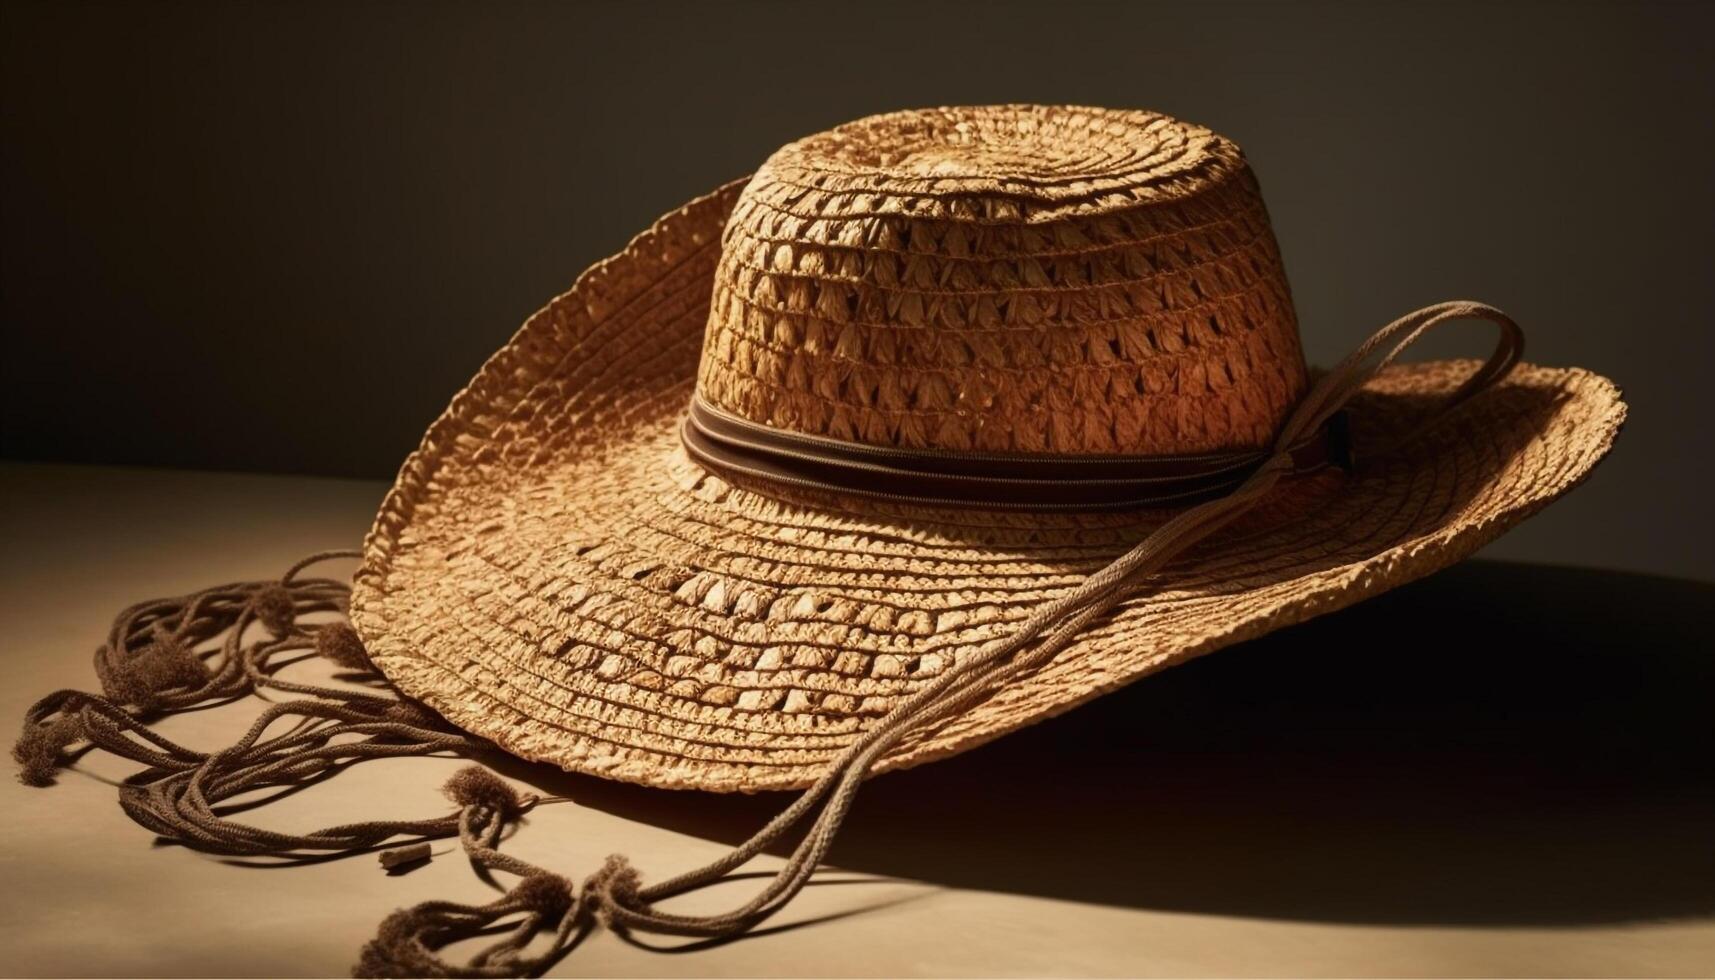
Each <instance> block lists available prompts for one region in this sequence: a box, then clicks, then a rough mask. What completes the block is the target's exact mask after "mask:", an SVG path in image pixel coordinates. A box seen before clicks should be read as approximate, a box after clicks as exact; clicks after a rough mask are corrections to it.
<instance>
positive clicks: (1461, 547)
mask: <svg viewBox="0 0 1715 980" xmlns="http://www.w3.org/2000/svg"><path fill="white" fill-rule="evenodd" d="M740 186H741V185H740V184H737V183H735V184H732V185H729V186H727V187H725V188H722V189H720V190H719V191H716V192H715V193H713V194H711V195H709V196H707V197H704V198H700V199H698V200H696V201H693V202H692V203H690V204H688V205H686V206H685V207H683V208H681V209H679V210H678V211H675V212H673V213H672V214H670V215H668V216H666V217H665V218H663V219H661V221H659V222H657V223H656V224H655V225H654V226H653V227H652V228H650V229H649V230H648V231H646V232H644V233H643V234H642V235H640V236H638V238H636V239H635V240H634V241H633V242H632V243H631V244H630V246H629V247H627V248H626V250H625V251H624V252H622V253H620V254H619V255H617V256H614V257H613V258H611V259H608V260H607V261H605V262H603V263H601V264H599V265H597V266H595V267H594V268H592V269H591V270H589V271H588V272H587V273H585V274H584V275H583V276H582V277H580V278H579V280H578V282H577V283H576V284H575V285H574V286H573V287H572V289H571V290H570V291H569V292H567V293H566V294H564V295H562V296H560V297H559V298H557V299H555V300H554V301H553V302H552V303H550V304H549V305H548V306H547V307H546V308H545V309H543V310H542V311H541V312H539V313H537V314H536V315H535V316H534V317H532V318H531V319H530V320H529V321H528V322H527V323H526V324H525V326H524V327H523V329H521V330H520V331H519V333H518V334H517V335H516V336H515V337H514V338H513V339H512V341H511V342H510V343H508V344H507V346H506V347H505V348H503V349H502V350H501V351H499V352H498V353H497V354H495V356H494V357H493V358H491V359H490V360H489V362H488V363H487V364H486V365H485V366H484V367H483V368H482V370H481V372H480V373H479V374H478V375H477V377H476V378H475V379H474V380H473V381H472V382H471V384H470V386H469V387H468V388H467V389H465V390H464V391H462V392H460V393H459V395H458V396H457V397H455V398H454V399H453V402H452V404H451V405H450V406H449V407H448V409H447V411H446V412H445V413H444V414H443V415H442V416H441V418H440V419H439V420H437V421H436V422H435V424H434V425H433V426H432V427H431V428H430V430H429V432H428V434H427V435H426V436H425V437H424V440H423V443H422V445H421V446H420V447H419V448H418V450H417V451H416V452H415V453H413V454H412V455H411V457H410V458H409V459H408V460H407V461H406V463H405V465H404V467H403V469H402V471H401V473H400V475H399V479H398V482H397V484H396V485H395V486H394V487H393V489H392V491H391V492H390V493H389V494H388V495H387V498H386V500H385V502H384V503H383V505H382V508H381V512H380V514H379V516H378V517H377V519H376V523H375V526H374V528H373V530H372V531H371V533H370V535H369V537H368V539H367V540H366V543H365V549H364V550H365V556H364V562H363V565H362V567H361V568H360V570H359V572H358V574H357V577H356V580H355V583H354V590H353V594H352V620H353V623H354V625H355V626H356V628H357V629H358V631H359V633H360V634H361V636H362V637H363V640H364V642H365V643H366V644H367V646H368V649H369V651H370V654H371V656H372V657H373V659H374V660H375V662H376V664H377V665H378V666H379V667H380V669H381V670H382V671H383V672H385V673H386V675H387V676H388V677H389V678H390V679H391V680H392V681H393V682H394V683H395V684H396V685H397V686H398V687H399V688H400V689H401V690H402V691H403V692H405V693H406V694H408V695H411V696H413V697H416V698H419V699H421V700H422V701H424V702H425V703H427V704H428V705H429V706H431V707H432V708H434V709H435V710H436V711H439V712H440V713H441V714H443V715H444V716H445V717H447V718H448V719H449V720H451V721H452V722H454V723H456V724H458V725H459V726H461V727H463V728H465V729H466V730H468V731H470V732H472V733H474V734H476V735H480V736H482V737H485V738H488V739H491V740H493V741H494V742H495V743H497V744H498V745H500V746H501V747H502V748H504V749H506V750H508V751H510V752H512V753H515V754H517V755H519V756H522V757H524V758H527V759H533V760H539V761H543V762H551V763H554V764H557V765H560V766H563V767H565V768H566V769H569V770H574V771H578V772H585V773H590V774H594V775H598V776H604V777H608V778H612V779H620V780H625V781H628V782H634V783H642V784H645V785H650V786H659V787H673V788H691V789H704V790H717V791H734V790H739V791H753V790H767V789H786V788H794V787H801V786H804V785H807V784H808V783H809V782H811V781H812V780H813V779H814V778H815V777H816V776H817V775H819V769H820V767H821V766H823V765H824V764H825V763H826V762H827V760H829V759H830V758H831V757H832V756H834V755H835V754H836V753H838V751H839V750H840V749H841V748H842V747H844V746H846V745H847V744H849V742H850V741H851V740H852V739H853V738H854V737H855V736H856V735H857V734H858V733H860V732H862V731H863V730H865V729H866V728H867V727H868V726H870V725H872V724H874V723H875V722H876V721H877V720H878V719H879V718H880V717H881V715H883V714H885V712H886V711H887V709H888V708H889V707H891V706H892V705H893V704H894V703H896V702H897V701H898V700H899V699H901V698H902V697H904V696H906V695H908V694H909V693H910V692H911V691H913V690H915V689H916V688H917V687H918V686H919V685H921V684H923V683H925V682H926V681H927V680H928V679H929V678H931V677H934V676H935V675H937V674H938V673H940V672H942V671H944V670H947V669H948V668H949V667H951V666H952V665H953V664H955V663H956V662H957V661H958V659H959V658H960V657H961V656H965V655H968V654H969V653H970V652H972V651H974V650H976V649H979V648H980V647H982V646H983V645H984V644H986V643H988V642H991V641H993V640H995V639H996V638H998V637H1001V636H1003V635H1005V634H1006V633H1007V631H1009V630H1010V629H1011V628H1012V627H1013V624H1015V623H1017V622H1018V621H1019V620H1021V619H1022V618H1024V617H1025V616H1026V615H1028V613H1029V612H1030V611H1031V610H1032V608H1033V607H1035V606H1036V605H1037V604H1038V603H1040V602H1042V601H1044V600H1046V599H1049V598H1052V597H1054V596H1055V595H1058V594H1060V593H1061V592H1063V591H1065V590H1068V589H1070V588H1072V587H1073V586H1075V585H1076V584H1077V583H1078V582H1079V581H1080V580H1081V579H1082V578H1083V577H1084V576H1086V575H1088V574H1089V573H1091V572H1093V571H1095V570H1097V569H1098V568H1100V567H1102V566H1103V565H1104V564H1106V563H1107V562H1108V561H1109V560H1110V559H1111V558H1113V557H1114V556H1116V555H1117V554H1119V553H1121V552H1123V551H1124V550H1125V549H1126V548H1127V547H1129V546H1130V545H1131V544H1134V543H1135V542H1136V541H1137V540H1138V539H1140V538H1141V537H1142V536H1143V535H1145V534H1147V533H1148V531H1149V530H1150V529H1151V528H1152V527H1153V526H1155V525H1156V524H1158V523H1160V521H1161V520H1162V519H1163V516H1164V515H1163V513H1162V512H1135V513H1120V514H1114V513H1061V512H1056V513H1022V512H997V513H981V512H974V511H969V510H936V509H928V508H920V507H910V506H901V505H897V504H884V503H879V502H876V501H872V500H867V499H863V498H856V497H854V498H841V497H836V496H831V495H825V494H824V495H816V496H814V497H804V496H801V497H797V498H794V499H780V498H779V497H778V496H777V495H773V494H765V493H762V492H759V490H758V488H754V487H745V486H739V485H733V484H730V483H728V482H727V481H724V480H722V479H721V478H719V477H717V476H715V475H712V474H710V473H707V472H705V471H703V470H702V469H700V468H699V467H697V466H696V465H695V464H694V463H692V462H691V461H690V460H688V459H687V458H686V457H685V455H684V453H683V451H682V449H681V448H680V446H679V440H678V435H677V425H678V422H679V420H680V418H681V416H682V414H683V412H684V410H685V407H686V405H687V403H688V401H689V398H690V395H691V392H692V388H693V385H694V380H695V375H696V366H697V358H698V351H699V347H700V344H701V341H702V332H703V327H704V319H705V317H706V314H707V308H708V301H709V295H710V288H711V284H712V277H713V274H714V270H715V263H716V259H717V258H718V255H719V248H720V237H721V229H722V226H723V224H724V222H725V219H726V216H727V214H728V212H729V211H730V210H731V207H732V205H733V202H734V200H735V199H736V197H737V194H738V191H739V189H740ZM1469 369H1470V365H1468V364H1464V363H1456V362H1436V363H1429V364H1421V365H1414V366H1411V367H1398V368H1391V369H1389V370H1388V371H1386V372H1384V373H1383V374H1382V375H1381V376H1380V377H1379V378H1377V379H1376V380H1375V381H1374V382H1372V383H1371V384H1370V385H1369V386H1368V387H1367V388H1366V389H1365V391H1364V392H1363V393H1362V394H1361V395H1360V396H1359V398H1358V399H1357V400H1356V401H1355V402H1354V404H1353V406H1352V427H1353V438H1354V443H1355V445H1356V447H1357V452H1358V454H1359V463H1358V465H1357V467H1356V468H1355V470H1354V471H1353V472H1351V473H1340V472H1324V473H1321V474H1319V475H1316V476H1313V477H1308V478H1303V479H1299V480H1296V481H1293V482H1292V483H1291V484H1290V485H1287V486H1285V487H1283V488H1280V489H1277V490H1276V491H1275V492H1274V493H1273V494H1272V495H1271V497H1270V498H1269V499H1268V500H1267V501H1266V502H1265V503H1264V504H1263V505H1261V506H1259V507H1257V508H1256V509H1255V510H1253V511H1251V512H1250V513H1248V514H1247V515H1245V516H1244V517H1243V518H1242V519H1240V520H1239V521H1238V522H1236V523H1235V524H1233V525H1231V526H1229V527H1228V528H1226V529H1224V530H1223V531H1222V532H1220V533H1219V534H1217V535H1216V536H1215V537H1213V538H1211V539H1209V540H1207V541H1204V542H1202V543H1201V544H1199V545H1198V546H1197V547H1196V548H1195V549H1194V550H1193V552H1191V553H1190V554H1188V555H1186V556H1184V557H1182V558H1181V559H1180V560H1178V561H1177V562H1176V563H1175V564H1173V565H1172V566H1171V567H1170V568H1168V569H1167V570H1165V571H1164V572H1162V573H1160V574H1159V575H1158V576H1156V578H1155V579H1154V580H1152V581H1150V582H1146V583H1143V584H1142V587H1140V588H1139V589H1138V590H1137V591H1136V593H1135V594H1134V595H1132V596H1131V597H1130V598H1129V599H1127V600H1126V601H1124V602H1123V603H1122V604H1121V605H1120V606H1119V607H1118V608H1117V609H1115V610H1114V611H1113V612H1112V613H1111V614H1109V615H1108V616H1107V617H1105V618H1104V619H1103V620H1101V621H1100V622H1099V623H1097V624H1096V625H1094V626H1093V627H1091V628H1090V629H1088V630H1087V631H1086V632H1085V633H1084V634H1083V635H1082V636H1080V637H1079V639H1078V640H1077V641H1076V642H1074V643H1072V644H1071V645H1070V646H1068V647H1067V648H1066V649H1065V650H1064V651H1062V652H1061V653H1060V654H1059V655H1058V656H1057V657H1056V658H1055V659H1054V660H1053V661H1051V662H1050V663H1049V664H1047V665H1046V666H1044V667H1042V668H1041V669H1039V670H1037V671H1035V672H1034V673H1032V674H1031V675H1029V676H1027V677H1024V678H1022V679H1020V680H1018V681H1016V682H1014V683H1012V684H1010V685H1009V686H1007V687H1005V688H1004V689H1002V690H1000V691H998V692H997V693H995V694H994V695H993V696H992V697H990V698H989V699H988V700H986V701H984V702H982V703H981V704H979V705H977V706H976V707H974V708H972V709H971V710H969V711H968V712H966V713H964V714H963V715H961V716H958V717H956V718H953V719H950V720H948V721H946V722H944V723H942V724H940V725H938V726H937V727H934V728H933V729H931V730H928V731H924V732H920V733H917V734H915V735H914V736H913V737H911V738H909V739H907V740H906V741H905V742H903V743H902V744H901V745H900V746H899V747H898V748H897V749H896V750H895V751H894V752H893V753H892V754H891V755H889V756H888V757H887V758H885V759H884V760H883V761H882V762H881V764H880V766H879V769H883V770H885V769H890V768H897V767H901V766H909V765H915V764H917V763H921V762H926V761H929V760H932V759H936V758H940V757H943V756H947V755H950V754H953V753H956V752H959V751H962V750H964V749H968V748H971V747H974V746H977V745H980V744H982V743H983V742H986V741H988V740H990V739H993V738H996V737H998V736H1000V735H1003V734H1005V733H1007V732H1009V731H1013V730H1015V729H1018V728H1021V727H1023V726H1025V725H1028V724H1031V723H1032V722H1035V721H1039V720H1042V719H1044V718H1047V717H1049V716H1052V715H1055V714H1058V713H1059V712H1061V711H1065V710H1066V709H1068V708H1071V707H1073V706H1075V705H1077V704H1080V703H1082V702H1084V701H1087V700H1089V699H1091V698H1093V697H1096V696H1097V695H1099V694H1102V693H1104V692H1107V691H1110V690H1113V689H1114V688H1117V687H1119V686H1121V685H1124V684H1127V683H1130V682H1131V681H1134V680H1136V679H1137V678H1139V677H1142V676H1144V675H1146V674H1149V673H1151V672H1153V671H1156V670H1159V669H1161V668H1163V667H1166V666H1168V665H1170V664H1173V663H1176V662H1179V661H1182V660H1185V659H1188V658H1190V657H1193V656H1197V655H1200V654H1204V653H1208V652H1210V651H1213V650H1216V649H1219V648H1221V647H1224V646H1227V645H1230V644H1233V643H1237V642H1240V641H1242V640H1245V639H1249V638H1251V637H1255V636H1259V635H1261V634H1263V633H1266V632H1269V631H1271V630H1274V629H1278V628H1280V627H1283V626H1288V625H1291V624H1294V623H1298V622H1302V621H1304V620H1307V619H1310V618H1311V617H1313V616H1317V615H1320V614H1322V613H1325V612H1330V611H1333V610H1335V609H1339V608H1342V607H1344V606H1347V605H1350V604H1351V603H1353V602H1357V601H1359V600H1361V599H1363V598H1366V597H1368V596H1372V595H1375V594H1377V593H1379V592H1382V591H1385V590H1387V589H1389V588H1392V587H1394V586H1397V585H1400V584H1403V583H1405V582H1408V581H1410V580H1412V579H1415V578H1419V577H1421V576H1423V575H1427V574H1429V573H1431V572H1433V571H1436V570H1438V569H1440V568H1443V567H1445V566H1447V565H1450V564H1452V563H1454V562H1456V561H1458V560H1460V559H1462V558H1464V557H1466V556H1467V555H1469V554H1471V553H1472V552H1473V551H1475V550H1476V549H1477V548H1479V547H1481V546H1482V545H1483V544H1485V543H1486V542H1488V541H1490V540H1492V539H1493V538H1495V537H1496V536H1497V535H1499V534H1500V533H1501V532H1503V531H1504V530H1506V529H1507V528H1508V527H1510V526H1512V525H1514V524H1516V523H1518V522H1519V521H1521V520H1523V519H1524V518H1526V517H1528V516H1529V515H1530V514H1532V513H1534V512H1535V511H1536V510H1538V509H1539V508H1541V507H1543V506H1544V505H1545V504H1547V503H1548V502H1549V501H1551V500H1553V499H1554V498H1556V497H1558V496H1560V495H1561V494H1563V493H1565V492H1566V491H1567V490H1569V489H1571V488H1572V487H1573V486H1575V485H1576V484H1577V483H1579V482H1580V481H1581V480H1583V479H1584V478H1585V477H1586V476H1587V475H1588V474H1589V473H1590V471H1591V469H1592V467H1594V466H1595V464H1596V463H1597V462H1598V461H1599V460H1600V459H1601V458H1602V456H1603V455H1604V454H1605V453H1606V452H1607V451H1608V449H1609V447H1610V446H1611V445H1612V442H1613V439H1614V437H1615V434H1616V433H1617V431H1618V429H1619V427H1620V424H1621V422H1622V421H1623V419H1624V417H1625V405H1624V403H1623V402H1622V401H1621V399H1620V395H1619V392H1618V391H1617V389H1616V388H1615V387H1614V385H1613V384H1612V383H1611V382H1609V381H1608V380H1607V379H1605V378H1602V377H1600V376H1598V375H1595V374H1591V373H1589V372H1587V371H1582V370H1578V369H1549V368H1542V367H1536V366H1529V365H1521V366H1520V367H1519V368H1518V369H1516V370H1515V371H1514V372H1513V374H1512V375H1511V376H1510V377H1509V378H1508V379H1507V380H1506V381H1505V382H1503V383H1502V384H1500V385H1498V386H1497V387H1496V388H1494V389H1492V390H1490V391H1488V392H1486V393H1484V394H1483V395H1481V396H1479V397H1477V398H1475V399H1473V400H1471V401H1470V402H1468V403H1466V404H1464V405H1462V406H1461V407H1460V408H1459V409H1457V410H1455V411H1454V412H1453V413H1451V414H1449V415H1448V416H1447V417H1446V418H1444V419H1443V420H1442V421H1441V422H1439V423H1437V424H1436V425H1435V426H1434V427H1433V428H1431V429H1430V430H1428V431H1427V432H1425V433H1424V434H1423V435H1421V436H1420V437H1418V438H1417V439H1415V440H1413V441H1412V442H1411V443H1410V444H1409V446H1408V447H1406V448H1404V449H1401V450H1398V451H1395V452H1393V453H1390V454H1388V455H1386V456H1382V457H1379V458H1364V456H1363V454H1364V447H1365V446H1366V445H1384V444H1386V443H1387V442H1388V441H1389V436H1390V434H1396V433H1399V432H1402V431H1404V430H1405V429H1406V427H1407V426H1408V425H1409V424H1410V423H1411V422H1412V421H1413V420H1414V419H1416V418H1418V417H1420V415H1421V413H1422V412H1424V411H1425V410H1426V409H1427V408H1428V407H1429V406H1430V405H1432V404H1433V403H1434V402H1435V401H1436V400H1437V399H1438V398H1440V397H1442V396H1445V395H1446V394H1447V393H1448V392H1450V391H1451V390H1452V389H1453V387H1455V386H1456V385H1457V383H1458V381H1459V380H1460V379H1461V378H1462V377H1464V375H1465V374H1466V373H1467V372H1468V371H1469ZM1381 655H1385V650H1378V656H1381Z"/></svg>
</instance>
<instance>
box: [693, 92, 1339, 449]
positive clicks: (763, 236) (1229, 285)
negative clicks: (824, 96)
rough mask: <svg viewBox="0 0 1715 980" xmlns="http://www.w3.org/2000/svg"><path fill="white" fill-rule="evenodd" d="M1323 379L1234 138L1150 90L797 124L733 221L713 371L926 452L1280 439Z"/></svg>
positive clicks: (764, 406) (809, 425)
mask: <svg viewBox="0 0 1715 980" xmlns="http://www.w3.org/2000/svg"><path fill="white" fill-rule="evenodd" d="M1304 383H1305V376H1304V366H1303V359H1302V354H1301V353H1300V348H1299V343H1298V335H1297V326H1296V321H1295V319H1294V316H1293V311H1292V302H1291V296H1290V292H1289V290H1288V287H1287V283H1286V277H1285V273H1284V270H1283V269H1282V267H1281V263H1280V258H1279V254H1278V250H1277V248H1276V245H1275V241H1274V235H1273V232H1272V230H1271V229H1270V227H1269V223H1268V216H1267V212H1266V210H1265V209H1264V207H1263V203H1262V198H1261V195H1260V192H1259V191H1258V188H1257V185H1256V181H1255V178H1254V177H1253V176H1252V174H1251V172H1250V169H1249V167H1248V165H1247V164H1246V163H1245V160H1244V157H1243V154H1242V153H1241V152H1240V150H1239V148H1238V147H1237V146H1236V145H1235V144H1233V143H1232V142H1231V141H1229V140H1226V139H1224V138H1223V137H1221V136H1219V135H1217V134H1215V133H1213V132H1211V131H1209V130H1207V129H1204V128H1203V127H1200V126H1194V125H1191V124H1188V123H1183V122H1180V121H1178V120H1175V119H1172V118H1171V117H1168V116H1164V115H1160V114H1157V113H1148V112H1129V111H1116V110H1107V109H1086V108H1076V107H1042V106H995V107H968V108H949V109H930V110H915V111H909V112H898V113H889V114H886V115H881V116H872V117H869V118H866V119H860V120H857V121H856V122H852V123H848V124H846V125H843V126H840V127H837V128H835V129H832V130H829V131H827V132H824V133H819V134H816V135H814V136H810V137H807V138H805V139H802V140H799V141H797V142H795V143H792V144H789V145H788V146H786V147H784V148H782V149H781V150H780V151H778V152H777V153H775V154H774V155H773V156H772V157H770V158H769V159H768V161H766V162H765V163H764V164H763V166H762V167H761V168H760V169H759V170H758V172H757V173H756V175H755V176H754V177H753V178H752V179H751V181H750V183H749V184H748V185H747V186H746V187H745V189H744V191H743V193H742V194H741V195H740V198H739V200H738V202H737V204H736V205H735V207H734V210H733V213H732V216H731V218H730V219H729V221H728V223H727V226H726V230H725V234H724V238H723V242H722V253H721V259H720V262H719V268H718V269H717V272H716V275H715V285H714V290H713V294H712V297H711V305H710V313H709V322H708V329H707V334H706V337H705V342H704V347H703V357H702V363H701V367H700V369H699V376H698V387H699V392H700V393H701V395H702V397H703V398H704V399H705V400H707V401H709V402H710V403H712V404H714V405H716V406H718V407H720V408H724V409H726V410H728V411H730V412H732V413H734V414H736V415H738V416H741V417H743V418H747V419H749V420H751V421H754V422H758V423H761V424H764V425H769V426H772V427H775V428H779V429H782V430H785V431H789V432H798V433H803V434H807V435H815V436H825V437H829V438H834V439H841V440H846V441H851V442H859V443H866V444H870V445H878V446H895V447H902V448H911V449H942V450H985V451H1013V452H1041V453H1055V454H1069V455H1082V454H1111V453H1121V454H1173V453H1191V452H1206V451H1212V450H1221V449H1234V448H1255V447H1258V446H1262V445H1265V444H1266V443H1267V442H1268V440H1269V438H1270V437H1271V436H1272V434H1273V432H1274V429H1275V427H1276V426H1277V425H1278V424H1279V422H1280V420H1281V419H1282V418H1283V417H1284V415H1285V413H1286V411H1287V410H1288V409H1289V408H1290V406H1291V405H1292V403H1293V402H1294V401H1295V400H1296V399H1297V398H1298V396H1299V395H1300V394H1301V393H1302V390H1303V387H1304Z"/></svg>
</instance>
